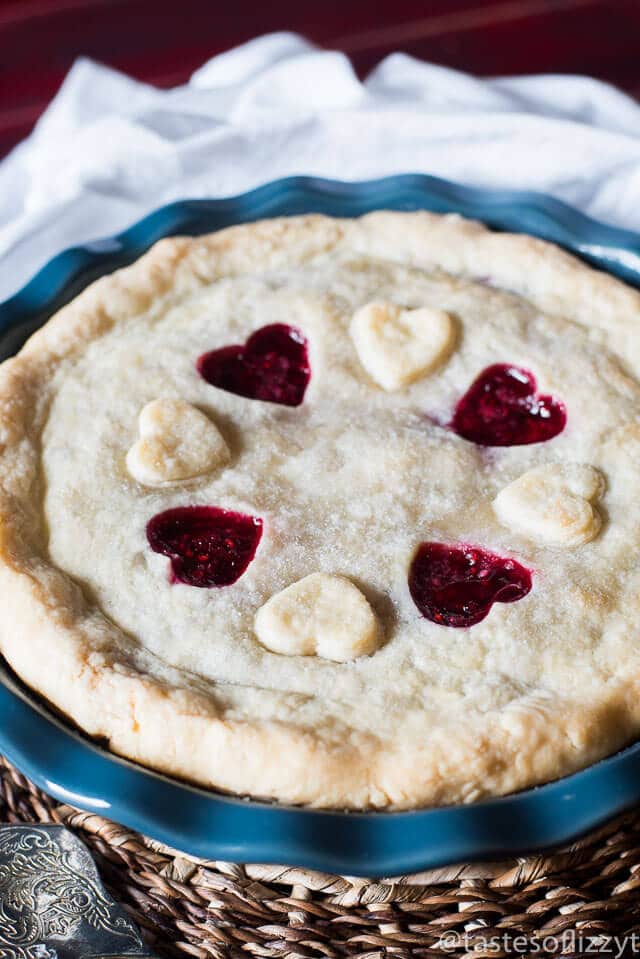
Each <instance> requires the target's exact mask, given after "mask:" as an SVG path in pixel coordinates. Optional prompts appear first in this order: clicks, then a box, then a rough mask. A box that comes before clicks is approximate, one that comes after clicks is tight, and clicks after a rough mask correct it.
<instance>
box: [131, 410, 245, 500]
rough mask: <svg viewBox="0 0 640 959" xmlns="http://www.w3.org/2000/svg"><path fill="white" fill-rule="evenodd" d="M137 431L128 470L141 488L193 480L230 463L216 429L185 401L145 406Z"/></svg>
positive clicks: (203, 415)
mask: <svg viewBox="0 0 640 959" xmlns="http://www.w3.org/2000/svg"><path fill="white" fill-rule="evenodd" d="M138 429H139V433H140V438H139V439H138V440H137V441H136V442H135V443H134V444H133V446H132V447H131V449H130V450H129V452H128V453H127V469H128V470H129V473H130V474H131V475H132V476H133V477H134V479H136V480H137V481H138V482H139V483H142V484H143V486H168V485H171V484H173V483H180V482H183V481H185V480H189V479H194V478H195V477H196V476H202V475H203V474H205V473H209V472H211V471H212V470H214V469H217V468H219V467H220V466H223V465H224V464H225V463H227V462H228V460H229V448H228V447H227V444H226V443H225V441H224V438H223V437H222V435H221V433H220V431H219V430H218V428H217V426H215V424H214V423H212V422H211V420H210V419H209V417H208V416H205V414H204V413H202V412H201V411H200V410H198V409H196V407H195V406H192V405H191V404H190V403H186V402H185V401H184V400H174V399H158V400H153V401H152V402H151V403H147V405H146V406H145V407H144V408H143V409H142V411H141V413H140V416H139V418H138Z"/></svg>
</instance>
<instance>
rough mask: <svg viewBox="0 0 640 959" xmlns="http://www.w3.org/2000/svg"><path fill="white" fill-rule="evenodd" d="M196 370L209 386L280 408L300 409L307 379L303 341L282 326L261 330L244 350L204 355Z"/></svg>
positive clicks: (226, 348) (308, 371)
mask: <svg viewBox="0 0 640 959" xmlns="http://www.w3.org/2000/svg"><path fill="white" fill-rule="evenodd" d="M197 367H198V372H199V373H200V375H201V376H202V377H203V378H204V379H205V380H206V381H207V382H208V383H211V385H212V386H217V387H218V388H219V389H221V390H226V391H227V392H228V393H235V394H237V395H238V396H246V397H248V398H249V399H252V400H263V401H265V402H268V403H282V404H283V405H284V406H300V404H301V403H302V401H303V399H304V394H305V391H306V389H307V386H308V384H309V380H310V378H311V367H310V366H309V351H308V348H307V340H306V338H305V337H304V335H303V334H302V333H301V332H300V330H297V329H295V327H293V326H287V325H286V324H285V323H274V324H272V325H271V326H263V327H262V329H260V330H256V332H255V333H252V334H251V336H250V337H249V339H248V340H247V342H246V343H245V344H244V346H223V347H222V349H219V350H212V352H211V353H204V354H203V355H202V356H201V357H200V358H199V359H198V363H197Z"/></svg>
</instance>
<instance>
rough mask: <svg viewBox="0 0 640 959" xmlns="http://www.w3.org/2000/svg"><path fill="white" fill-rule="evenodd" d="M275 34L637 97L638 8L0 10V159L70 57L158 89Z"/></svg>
mask: <svg viewBox="0 0 640 959" xmlns="http://www.w3.org/2000/svg"><path fill="white" fill-rule="evenodd" d="M283 29H286V30H295V31H297V32H300V33H303V34H305V35H306V36H307V37H309V38H310V39H312V40H314V41H315V42H316V43H318V44H321V45H322V46H328V47H337V48H339V49H341V50H344V51H345V52H346V53H348V54H349V55H350V56H351V57H352V58H353V60H354V63H355V65H356V67H357V69H358V71H359V72H360V73H366V72H367V71H368V70H369V69H370V68H371V67H372V66H374V64H375V63H377V61H378V60H379V59H380V58H381V57H383V56H384V55H385V54H386V53H388V52H389V51H391V50H405V51H407V52H409V53H413V54H415V55H417V56H419V57H423V58H425V59H428V60H432V61H434V62H436V63H442V64H446V65H448V66H452V67H457V68H460V69H464V70H470V71H473V72H476V73H479V74H505V73H529V72H564V73H590V74H592V75H594V76H597V77H600V78H602V79H604V80H609V81H611V82H612V83H615V84H618V85H619V86H621V87H623V88H624V89H626V90H628V91H629V92H631V93H633V94H635V95H640V0H484V2H483V0H423V2H419V0H319V2H316V3H313V4H312V3H310V2H308V0H262V2H261V3H256V2H255V0H253V2H252V0H231V2H229V0H226V2H216V0H171V2H167V0H164V2H163V0H0V155H2V154H3V153H6V152H7V150H8V149H9V148H10V147H11V146H12V145H13V144H14V143H16V142H17V141H18V140H19V139H21V138H22V137H24V136H25V135H26V134H27V133H28V132H29V130H30V129H31V127H32V126H33V123H34V122H35V120H36V119H37V117H38V115H39V114H40V112H41V111H42V110H43V109H44V107H45V106H46V104H47V102H48V101H49V99H50V98H51V97H52V95H53V94H54V93H55V91H56V89H57V88H58V86H59V84H60V81H61V80H62V78H63V76H64V74H65V72H66V71H67V69H68V68H69V66H70V64H71V63H72V62H73V60H74V58H75V57H76V56H78V55H79V54H86V55H88V56H91V57H95V58H97V59H98V60H102V61H103V62H105V63H109V64H111V65H113V66H115V67H118V68H120V69H121V70H125V71H126V72H127V73H130V74H132V75H133V76H136V77H140V78H142V79H144V80H147V81H149V82H151V83H155V84H157V85H159V86H163V87H166V86H173V85H175V84H177V83H180V82H182V81H184V80H186V79H187V78H188V76H189V74H190V73H191V72H192V71H193V70H194V69H195V68H196V67H197V66H199V65H200V64H201V63H203V62H204V61H205V60H206V59H207V58H208V57H210V56H212V55H213V54H215V53H218V52H220V51H222V50H225V49H228V48H229V47H231V46H234V45H236V44H238V43H241V42H242V41H244V40H247V39H249V38H251V37H253V36H256V35H257V34H260V33H264V32H267V31H272V30H283Z"/></svg>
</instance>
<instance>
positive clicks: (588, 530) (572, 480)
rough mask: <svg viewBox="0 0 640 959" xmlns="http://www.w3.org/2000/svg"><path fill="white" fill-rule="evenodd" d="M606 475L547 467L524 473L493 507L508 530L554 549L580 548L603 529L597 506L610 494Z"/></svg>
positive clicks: (567, 465)
mask: <svg viewBox="0 0 640 959" xmlns="http://www.w3.org/2000/svg"><path fill="white" fill-rule="evenodd" d="M604 485H605V484H604V479H603V477H602V474H601V473H599V472H598V470H596V469H594V468H593V467H592V466H586V465H583V464H579V463H547V464H546V465H545V466H538V467H536V468H534V469H531V470H529V471H528V472H527V473H524V474H523V475H522V476H520V477H519V478H518V479H516V480H514V482H513V483H510V484H509V486H506V487H505V488H504V489H503V490H502V491H501V492H500V493H498V495H497V496H496V498H495V500H494V501H493V509H494V512H495V514H496V516H497V517H498V519H499V520H500V522H501V523H503V524H504V525H505V526H509V527H510V528H511V529H514V530H515V531H516V532H519V533H522V534H523V535H524V536H527V537H528V538H529V539H532V540H535V541H537V542H540V543H546V544H548V545H551V546H580V545H581V544H583V543H588V542H589V541H590V540H592V539H594V538H595V537H596V536H597V535H598V532H599V531H600V527H601V525H602V519H601V517H600V513H599V512H598V510H597V508H596V506H595V504H596V503H597V501H598V500H599V499H600V497H601V496H602V494H603V492H604Z"/></svg>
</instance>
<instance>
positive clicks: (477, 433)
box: [451, 363, 567, 446]
mask: <svg viewBox="0 0 640 959" xmlns="http://www.w3.org/2000/svg"><path fill="white" fill-rule="evenodd" d="M536 388H537V384H536V380H535V377H534V376H533V374H532V373H530V372H529V371H528V370H524V369H521V368H520V367H517V366H511V365H510V364H507V363H496V364H495V365H494V366H489V367H487V369H486V370H484V371H483V372H482V373H481V374H480V376H478V377H477V379H476V380H474V382H473V383H472V384H471V386H470V387H469V389H468V390H467V392H466V393H465V395H464V396H463V397H462V398H461V399H460V400H459V401H458V404H457V406H456V409H455V412H454V416H453V420H452V422H451V428H452V429H453V430H454V431H455V432H456V433H457V434H458V435H459V436H462V437H463V439H466V440H470V441H471V442H472V443H477V444H478V445H479V446H522V445H525V444H528V443H542V442H544V441H545V440H550V439H553V437H554V436H557V435H558V433H561V432H562V430H563V429H564V428H565V426H566V423H567V413H566V410H565V408H564V404H563V403H561V402H560V401H559V400H556V399H554V397H553V396H548V395H546V394H538V393H537V392H536Z"/></svg>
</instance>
